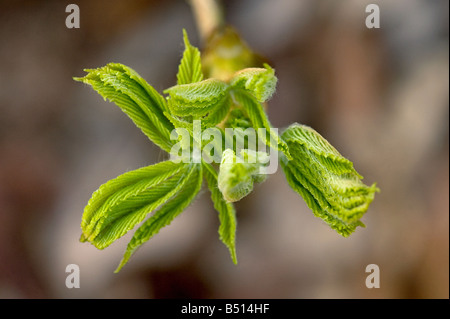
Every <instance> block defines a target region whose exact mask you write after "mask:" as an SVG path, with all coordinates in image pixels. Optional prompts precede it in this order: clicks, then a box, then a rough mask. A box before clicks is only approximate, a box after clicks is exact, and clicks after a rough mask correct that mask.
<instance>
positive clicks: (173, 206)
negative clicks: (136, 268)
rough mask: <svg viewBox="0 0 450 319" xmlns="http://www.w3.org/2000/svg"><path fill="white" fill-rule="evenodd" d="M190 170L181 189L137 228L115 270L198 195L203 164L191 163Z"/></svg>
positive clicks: (123, 264) (120, 267)
mask: <svg viewBox="0 0 450 319" xmlns="http://www.w3.org/2000/svg"><path fill="white" fill-rule="evenodd" d="M188 170H189V173H188V176H189V178H187V179H186V181H185V182H184V183H183V185H182V187H181V188H180V189H179V191H178V192H177V193H176V194H175V195H174V196H173V197H172V198H171V199H170V200H169V201H167V202H166V203H164V204H163V205H162V206H161V208H160V209H159V210H157V211H156V212H155V213H154V214H153V215H152V216H150V217H149V218H148V219H147V220H146V221H144V223H143V224H142V225H141V226H140V227H139V228H138V229H137V230H136V232H135V233H134V235H133V238H132V239H131V241H130V242H129V243H128V246H127V249H126V251H125V254H124V256H123V258H122V260H121V262H120V264H119V266H118V267H117V269H116V271H115V272H116V273H117V272H119V271H120V270H121V269H122V267H123V266H125V264H126V263H127V262H128V260H129V259H130V258H131V256H132V255H133V254H134V253H135V252H136V250H137V249H138V248H139V247H140V246H141V245H142V244H144V243H145V242H146V241H148V240H149V239H150V238H152V237H153V236H154V235H156V234H157V233H158V232H159V231H160V230H161V228H163V227H165V226H167V225H169V224H170V223H171V222H172V220H173V219H175V217H177V216H178V215H179V214H180V213H181V212H182V211H183V210H184V209H185V208H187V207H188V206H189V205H190V204H191V203H192V201H193V200H194V198H195V197H196V196H197V194H198V192H199V191H200V188H201V186H202V181H203V177H202V165H201V164H191V165H189V168H188Z"/></svg>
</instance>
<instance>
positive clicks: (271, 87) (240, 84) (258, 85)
mask: <svg viewBox="0 0 450 319" xmlns="http://www.w3.org/2000/svg"><path fill="white" fill-rule="evenodd" d="M276 85H277V77H276V76H275V71H274V69H272V68H271V67H270V66H269V65H267V64H265V69H264V68H247V69H243V70H240V71H238V72H236V73H235V75H234V76H233V78H232V79H231V81H230V86H232V87H234V88H239V89H244V90H246V91H248V92H249V93H251V94H253V96H254V97H255V98H256V99H257V100H258V101H259V102H266V101H267V100H269V99H270V98H271V97H272V95H273V93H274V92H275V88H276Z"/></svg>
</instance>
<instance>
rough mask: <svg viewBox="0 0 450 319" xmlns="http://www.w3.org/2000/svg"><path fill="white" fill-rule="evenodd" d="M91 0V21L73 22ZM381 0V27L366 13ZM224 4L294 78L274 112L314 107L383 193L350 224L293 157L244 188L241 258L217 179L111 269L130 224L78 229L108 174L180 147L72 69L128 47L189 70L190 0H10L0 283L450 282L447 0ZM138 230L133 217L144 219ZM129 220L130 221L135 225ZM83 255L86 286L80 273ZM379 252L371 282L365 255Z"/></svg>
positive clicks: (14, 294) (122, 289)
mask: <svg viewBox="0 0 450 319" xmlns="http://www.w3.org/2000/svg"><path fill="white" fill-rule="evenodd" d="M70 3H76V4H78V5H79V7H80V11H81V27H80V29H67V28H66V26H65V19H66V16H67V15H68V13H66V12H65V8H66V6H67V5H68V4H70ZM369 3H377V4H378V5H379V7H380V12H381V28H380V29H367V28H366V27H365V22H364V21H365V18H366V15H367V13H366V12H365V7H366V5H367V4H369ZM224 10H225V16H226V19H227V21H228V22H229V23H230V24H232V25H234V26H235V27H236V28H237V29H238V30H239V31H240V32H241V34H242V36H243V38H244V39H245V40H246V41H247V43H248V44H249V45H250V46H251V47H252V48H253V49H254V50H255V51H256V52H258V53H260V54H262V55H263V56H265V57H267V58H268V59H269V60H270V61H271V64H272V65H273V67H274V68H275V69H276V74H277V76H278V78H279V82H278V89H277V92H276V94H275V96H274V97H273V98H272V100H271V101H270V104H269V116H270V119H271V122H272V124H273V126H275V127H278V128H284V127H287V126H288V125H289V124H291V123H292V122H299V123H303V124H307V125H310V126H312V127H314V128H315V129H316V130H317V131H319V132H320V133H321V134H322V135H323V136H325V137H326V138H327V139H328V140H329V141H330V142H331V143H332V144H333V145H334V146H335V147H336V148H337V149H338V150H339V151H340V152H341V153H342V154H343V155H344V156H346V157H347V158H349V159H350V160H352V161H353V162H354V165H355V167H356V169H357V170H358V172H360V173H361V174H362V175H363V176H364V177H365V179H364V181H365V182H366V184H372V183H373V182H377V184H378V186H379V187H380V189H381V193H379V194H377V195H376V197H375V200H374V202H373V204H372V205H371V207H370V209H369V211H368V213H367V214H366V215H365V216H364V217H363V222H364V223H365V224H366V225H367V227H366V228H359V229H358V230H357V231H356V233H354V234H353V235H352V236H351V237H350V238H341V237H340V236H339V235H337V234H336V233H335V232H334V231H332V230H331V229H330V228H328V226H326V225H325V224H324V223H323V222H322V221H321V220H320V219H318V218H316V217H314V216H313V214H312V213H311V211H310V210H309V209H308V208H307V206H306V204H305V203H304V201H303V199H302V198H301V197H300V196H299V195H297V194H296V193H295V192H294V191H292V190H291V189H290V188H289V187H288V185H287V183H286V181H285V179H284V176H283V173H282V171H281V170H279V172H277V173H276V174H275V175H272V176H270V178H269V179H268V180H267V181H266V182H265V183H263V184H261V185H258V187H257V188H256V190H255V191H254V192H253V193H252V194H251V195H250V196H248V197H246V198H244V199H243V200H242V201H240V202H239V203H237V205H236V208H237V212H238V213H237V215H238V232H237V253H238V259H239V264H238V265H237V266H235V265H234V264H233V263H232V262H231V260H230V257H229V254H228V250H227V249H226V247H225V246H224V245H223V244H222V243H221V242H220V241H219V239H218V234H217V229H218V226H219V223H218V219H217V213H216V212H215V211H214V209H213V207H212V204H211V202H210V199H209V196H208V192H207V191H206V190H205V191H203V192H202V193H201V194H200V195H199V197H198V198H197V200H196V201H195V203H194V204H193V205H192V206H191V207H190V208H189V209H187V210H186V211H185V212H184V213H183V214H181V215H180V216H179V217H178V218H177V219H176V220H175V221H174V222H173V223H172V224H171V225H170V226H168V227H166V228H165V229H163V230H162V231H161V232H160V233H159V234H158V235H157V236H156V237H154V238H153V239H151V240H150V241H149V242H147V243H146V244H145V245H144V246H143V247H142V248H141V249H140V250H139V251H138V252H137V253H136V254H135V256H134V257H133V258H132V260H131V261H130V262H129V264H128V265H127V266H126V267H125V268H124V269H123V270H122V271H121V272H120V273H119V274H113V271H114V269H115V268H116V266H117V264H118V262H119V261H120V259H121V257H122V254H123V252H124V250H125V247H126V244H127V242H128V240H129V239H130V236H129V235H128V234H127V235H126V236H125V237H124V238H122V239H120V240H119V241H117V242H116V243H114V244H113V245H112V246H110V247H108V248H107V249H105V250H103V251H98V250H97V249H95V248H94V247H93V246H91V245H89V244H82V243H80V242H79V241H78V239H79V236H80V220H81V215H82V212H83V208H84V206H85V204H86V203H87V201H88V199H89V198H90V195H91V194H92V192H93V191H95V190H96V189H97V187H98V186H99V185H101V184H102V183H104V182H106V181H107V180H109V179H111V178H113V177H116V176H117V175H119V174H121V173H123V172H125V171H128V170H132V169H136V168H138V167H141V166H146V165H149V164H152V163H156V162H158V161H160V160H161V159H163V158H164V157H165V155H164V154H162V153H161V152H160V151H159V149H158V148H157V147H156V146H154V145H153V144H152V143H150V142H149V141H148V140H147V139H146V137H145V136H144V135H143V134H142V133H141V132H140V131H139V130H138V129H137V128H136V127H134V125H133V123H132V122H131V121H130V120H129V119H128V118H127V117H126V116H125V115H124V114H123V113H122V112H121V111H120V110H119V108H117V107H116V106H115V105H114V104H112V103H107V102H104V101H103V100H102V98H101V97H100V96H99V95H98V94H97V93H95V92H94V91H93V90H91V89H90V88H89V87H87V86H85V85H82V84H80V83H77V82H74V81H73V80H72V77H73V76H82V75H83V74H84V72H83V71H82V70H83V69H84V68H95V67H100V66H103V65H105V64H106V63H108V62H120V63H123V64H125V65H128V66H130V67H132V68H134V69H135V70H137V71H138V72H139V73H140V74H141V75H142V76H143V77H144V78H145V79H146V80H147V81H148V82H149V83H150V84H152V85H153V86H154V87H155V88H156V89H157V90H158V91H162V90H163V89H164V88H167V87H169V86H171V85H173V84H174V83H175V75H176V72H177V66H178V62H179V59H180V57H181V54H182V51H183V42H182V33H181V30H182V28H186V29H187V31H188V33H189V36H190V38H191V42H192V43H193V44H194V45H196V46H199V47H201V45H202V43H201V41H200V38H199V36H198V32H197V27H196V23H195V20H194V17H193V14H192V11H191V8H190V6H189V4H188V3H187V2H186V1H180V0H178V1H175V0H171V1H150V0H128V1H125V0H123V1H106V0H100V1H98V0H96V1H89V0H84V1H72V2H69V1H60V0H48V1H33V0H14V1H12V0H11V1H5V0H2V1H1V2H0V40H1V44H0V298H174V297H176V298H448V297H449V138H448V136H449V119H448V117H449V93H448V92H449V91H448V85H449V83H448V75H449V74H448V73H449V59H448V53H449V46H448V35H449V31H448V28H449V13H448V12H449V2H448V1H446V0H434V1H426V0H384V1H365V0H364V1H352V0H346V1H334V0H320V1H319V0H302V1H298V0H279V1H272V0H242V1H240V0H239V1H238V0H233V1H231V0H230V1H224ZM131 233H132V232H131ZM130 235H131V234H130ZM68 264H77V265H79V267H80V271H81V281H80V284H81V287H80V288H79V289H68V288H66V286H65V279H66V276H67V275H68V274H67V273H66V272H65V270H66V266H67V265H68ZM368 264H377V265H378V266H379V267H380V275H381V287H380V288H378V289H368V288H366V286H365V279H366V276H367V275H368V274H367V273H365V268H366V266H367V265H368Z"/></svg>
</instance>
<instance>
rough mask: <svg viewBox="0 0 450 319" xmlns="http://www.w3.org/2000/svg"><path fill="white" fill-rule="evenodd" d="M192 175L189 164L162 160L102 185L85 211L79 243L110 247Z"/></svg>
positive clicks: (175, 191)
mask: <svg viewBox="0 0 450 319" xmlns="http://www.w3.org/2000/svg"><path fill="white" fill-rule="evenodd" d="M192 173H193V171H192V169H191V164H184V163H173V162H171V161H165V162H160V163H158V164H155V165H151V166H148V167H144V168H140V169H138V170H135V171H131V172H128V173H125V174H123V175H120V176H119V177H117V178H115V179H113V180H110V181H109V182H107V183H105V184H103V185H102V186H100V188H99V189H98V190H97V191H96V192H94V194H93V195H92V198H91V199H90V200H89V202H88V204H87V206H86V208H85V210H84V213H83V218H82V223H81V229H82V232H83V234H82V237H81V241H89V242H90V243H92V244H93V245H94V246H95V247H97V248H98V249H103V248H105V247H107V246H109V245H110V244H111V243H112V242H113V241H115V240H116V239H118V238H120V237H122V236H123V235H125V234H126V233H127V232H128V231H129V230H130V229H132V228H133V227H134V226H135V225H136V224H138V223H140V222H141V221H142V220H143V219H144V218H145V217H146V216H147V215H148V214H149V213H151V212H152V211H154V210H155V209H157V208H158V207H159V206H161V205H162V204H164V203H165V202H167V201H169V200H170V199H171V198H172V197H173V196H175V194H177V193H178V192H179V191H180V189H181V188H182V187H183V186H184V184H185V183H187V182H188V181H189V180H190V176H191V175H192Z"/></svg>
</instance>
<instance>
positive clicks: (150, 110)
mask: <svg viewBox="0 0 450 319" xmlns="http://www.w3.org/2000/svg"><path fill="white" fill-rule="evenodd" d="M85 71H86V72H88V74H87V75H86V76H85V77H83V78H74V80H76V81H80V82H83V83H86V84H89V85H91V86H92V88H93V89H94V90H96V91H97V92H98V93H99V94H100V95H101V96H103V98H104V99H105V100H106V99H108V100H110V101H111V102H114V103H116V104H117V105H118V106H119V107H120V108H121V109H122V111H123V112H125V113H126V114H127V115H128V116H129V117H130V118H131V119H132V120H133V122H134V124H135V125H136V126H137V127H139V128H140V129H141V130H142V132H143V133H144V134H145V135H147V137H148V138H149V139H150V140H151V141H153V142H154V143H155V144H156V145H158V146H159V147H161V148H162V149H164V150H165V151H169V150H170V148H171V146H172V143H171V141H170V132H171V131H172V129H173V125H172V124H171V123H170V121H169V120H168V119H167V118H166V117H165V116H164V114H163V112H165V111H168V108H167V105H166V102H165V100H164V98H163V97H162V96H161V95H160V94H159V93H158V92H156V90H155V89H153V88H152V87H151V86H150V85H149V84H148V83H147V82H146V81H145V80H144V79H143V78H142V77H140V76H139V74H137V73H136V72H135V71H134V70H133V69H131V68H129V67H126V66H124V65H122V64H119V63H109V64H107V65H106V66H104V67H102V68H98V69H86V70H85Z"/></svg>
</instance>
